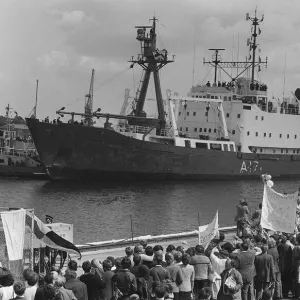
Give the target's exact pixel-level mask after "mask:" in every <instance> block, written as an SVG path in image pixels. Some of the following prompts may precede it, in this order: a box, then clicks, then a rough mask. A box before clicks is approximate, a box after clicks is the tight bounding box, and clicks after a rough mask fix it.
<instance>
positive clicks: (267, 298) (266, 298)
mask: <svg viewBox="0 0 300 300" xmlns="http://www.w3.org/2000/svg"><path fill="white" fill-rule="evenodd" d="M261 299H262V300H271V299H272V291H271V290H270V289H268V290H264V291H263V293H262V297H261Z"/></svg>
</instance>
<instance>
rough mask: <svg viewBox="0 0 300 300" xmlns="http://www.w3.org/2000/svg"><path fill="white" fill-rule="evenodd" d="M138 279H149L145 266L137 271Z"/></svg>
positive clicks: (148, 271) (147, 269)
mask: <svg viewBox="0 0 300 300" xmlns="http://www.w3.org/2000/svg"><path fill="white" fill-rule="evenodd" d="M138 277H143V278H145V279H146V280H149V278H150V270H149V268H148V267H147V266H146V265H141V266H140V267H139V271H138Z"/></svg>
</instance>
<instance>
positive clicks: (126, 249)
mask: <svg viewBox="0 0 300 300" xmlns="http://www.w3.org/2000/svg"><path fill="white" fill-rule="evenodd" d="M125 253H126V255H128V256H130V255H132V254H133V249H132V248H131V247H126V248H125Z"/></svg>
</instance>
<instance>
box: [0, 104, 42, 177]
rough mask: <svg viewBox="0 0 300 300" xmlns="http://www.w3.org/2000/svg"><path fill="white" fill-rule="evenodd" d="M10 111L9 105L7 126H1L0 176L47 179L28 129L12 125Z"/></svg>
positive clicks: (23, 126)
mask: <svg viewBox="0 0 300 300" xmlns="http://www.w3.org/2000/svg"><path fill="white" fill-rule="evenodd" d="M10 109H11V108H10V107H9V105H8V106H7V107H6V124H5V125H3V126H0V176H8V177H41V178H46V176H47V174H46V172H45V168H44V166H43V163H42V162H41V161H40V160H39V157H38V154H37V151H36V149H35V145H34V143H33V140H32V139H31V136H30V133H29V130H28V127H27V126H26V124H14V123H12V122H11V118H10V117H9V112H10Z"/></svg>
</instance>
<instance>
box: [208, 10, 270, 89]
mask: <svg viewBox="0 0 300 300" xmlns="http://www.w3.org/2000/svg"><path fill="white" fill-rule="evenodd" d="M263 19H264V16H262V18H261V19H258V18H257V16H256V10H255V16H254V17H253V18H252V17H250V16H249V14H248V13H247V14H246V20H247V21H248V20H251V21H252V26H253V30H252V32H253V33H252V35H251V36H252V37H251V40H250V39H248V40H247V46H250V51H251V53H252V59H251V58H250V59H249V60H246V61H222V60H221V57H220V55H219V51H220V50H225V49H209V50H211V51H214V52H215V53H214V55H213V57H212V60H211V61H206V60H205V58H204V59H203V64H210V65H211V66H213V67H214V70H215V77H214V84H215V85H216V81H217V69H218V68H220V69H221V70H222V71H223V72H224V73H225V74H227V75H228V76H229V77H230V78H231V80H232V81H235V80H236V79H237V78H238V77H239V76H241V75H242V74H243V73H244V72H246V71H247V70H249V69H250V68H251V83H252V84H254V80H255V76H254V73H255V68H256V67H259V66H260V65H261V64H265V66H266V67H267V64H268V58H267V57H266V58H265V60H264V61H262V59H261V58H260V57H259V58H258V60H257V61H256V49H257V45H258V44H257V36H258V35H259V34H260V33H261V30H260V28H259V27H258V25H259V23H261V22H262V21H263ZM227 68H237V69H241V71H240V72H237V74H236V76H235V77H233V76H231V75H230V74H229V72H227V71H226V69H227Z"/></svg>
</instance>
